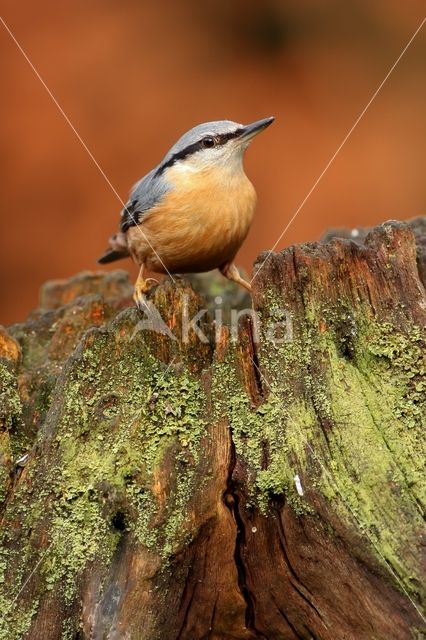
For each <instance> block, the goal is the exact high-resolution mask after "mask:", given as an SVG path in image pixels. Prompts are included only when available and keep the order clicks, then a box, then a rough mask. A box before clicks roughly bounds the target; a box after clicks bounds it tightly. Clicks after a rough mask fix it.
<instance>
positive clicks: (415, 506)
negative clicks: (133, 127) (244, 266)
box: [0, 219, 426, 640]
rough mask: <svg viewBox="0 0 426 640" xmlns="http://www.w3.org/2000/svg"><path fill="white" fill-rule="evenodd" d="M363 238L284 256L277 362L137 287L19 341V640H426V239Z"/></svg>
mask: <svg viewBox="0 0 426 640" xmlns="http://www.w3.org/2000/svg"><path fill="white" fill-rule="evenodd" d="M364 235H365V234H362V233H360V234H358V235H357V238H356V239H357V242H354V241H353V240H350V239H342V238H331V237H330V239H328V240H327V241H325V242H323V243H315V244H305V245H298V246H295V247H291V248H289V249H287V250H285V251H283V252H282V253H280V254H274V255H273V256H271V258H270V259H269V260H268V261H267V262H266V263H265V265H264V267H263V269H262V270H261V271H260V273H259V276H258V277H257V278H256V280H255V282H254V295H253V302H254V309H255V310H256V313H257V315H258V317H259V325H260V330H259V334H260V338H259V341H258V342H256V340H255V332H254V326H253V320H252V319H250V317H249V316H246V317H242V318H241V320H240V326H239V335H238V338H236V339H235V337H234V338H233V337H232V335H230V331H229V329H227V328H226V327H220V326H218V325H219V323H218V318H216V323H215V324H213V323H212V322H211V320H209V319H208V318H206V316H203V318H202V319H201V324H200V326H201V328H202V329H203V331H204V333H205V334H206V335H207V336H208V338H209V342H208V343H203V342H201V341H200V340H199V338H198V337H197V335H196V334H195V332H194V331H193V330H191V331H190V333H189V335H188V339H187V340H186V336H185V335H184V334H183V333H182V329H181V318H182V315H185V314H187V315H189V316H190V317H193V316H194V315H195V314H196V313H197V311H198V310H199V309H201V308H203V307H204V305H205V302H204V301H203V299H202V298H201V297H200V296H199V295H198V294H196V293H195V292H194V291H193V289H192V288H191V286H190V285H189V284H187V283H186V282H185V281H181V280H179V281H177V282H176V284H172V283H170V282H164V283H163V284H161V285H160V286H159V287H157V288H156V290H155V291H154V292H153V293H152V296H151V302H152V303H153V304H154V305H155V307H156V308H157V310H158V311H159V313H160V314H161V316H162V318H163V319H164V320H165V321H166V324H167V325H168V327H169V332H164V331H163V332H162V333H161V332H156V331H153V330H149V329H148V328H147V327H146V326H145V325H141V324H140V322H141V320H142V316H141V315H140V314H139V313H138V312H137V311H136V309H134V308H130V307H131V297H130V296H131V287H130V285H129V282H128V280H127V276H126V275H125V274H124V272H116V273H114V274H103V275H102V274H81V275H79V276H77V277H75V278H73V279H71V280H70V281H68V282H59V283H53V284H50V285H47V286H46V287H44V289H43V292H42V300H41V307H40V309H39V310H37V311H36V312H34V313H33V314H32V315H31V317H30V318H29V319H28V320H27V321H26V322H24V323H23V324H21V325H15V326H13V327H11V328H10V329H9V330H8V331H6V330H4V331H2V332H1V333H0V355H1V357H2V359H1V382H2V391H1V393H2V395H1V405H0V426H1V433H0V444H1V457H0V474H1V476H0V480H1V487H0V491H1V494H0V498H1V501H2V507H1V513H0V515H1V535H2V546H1V551H0V609H1V612H2V620H1V624H0V640H3V639H4V640H5V639H7V640H14V639H18V638H25V639H31V640H39V639H43V640H50V639H52V640H53V639H57V638H62V639H64V640H66V639H67V640H68V639H69V640H71V639H73V640H74V639H77V638H80V639H89V638H91V639H92V638H93V639H99V640H100V639H111V640H113V639H114V640H118V639H126V638H128V639H131V640H140V639H143V640H145V639H146V640H154V639H157V638H158V639H161V640H175V639H176V640H177V639H178V638H179V639H188V640H189V639H191V640H194V639H211V640H219V639H221V640H242V639H244V640H249V639H254V638H264V639H265V638H267V639H271V640H272V639H273V640H295V639H297V638H303V639H305V640H308V639H314V640H364V639H368V640H373V639H374V640H408V639H410V638H421V637H423V635H422V634H423V633H424V624H423V618H422V614H421V611H422V605H423V604H424V592H422V581H424V572H422V564H421V559H422V554H421V551H422V547H423V546H424V533H425V530H424V527H423V521H422V503H423V502H424V485H422V480H424V477H422V472H423V469H422V466H423V462H424V450H423V454H422V446H423V431H422V428H423V427H424V422H425V403H424V399H425V378H424V374H425V350H424V346H425V335H424V327H425V317H426V298H425V289H424V284H425V282H424V280H423V284H422V281H421V278H424V276H425V264H426V263H425V243H426V235H425V221H424V220H422V219H420V220H417V221H414V222H413V223H412V224H411V225H410V224H402V223H397V222H390V223H386V224H384V225H381V226H379V227H377V228H375V229H373V230H371V231H370V233H369V234H368V235H367V236H366V237H364ZM416 238H417V247H418V254H417V255H416ZM263 258H264V256H263V257H262V256H261V257H260V258H259V259H258V263H257V266H256V265H255V270H256V268H257V267H258V266H259V265H260V264H261V263H262V260H263ZM416 260H417V262H416ZM220 282H223V281H220ZM215 287H216V288H215ZM217 293H218V291H217V283H216V284H215V285H214V286H212V287H211V291H208V292H207V295H208V296H210V298H212V297H214V295H215V294H217ZM237 295H240V294H239V293H238V294H237V293H235V296H237ZM229 298H230V300H231V303H232V290H231V295H230V296H229ZM242 305H243V303H242V301H241V300H239V306H240V307H241V306H242ZM215 334H216V338H217V340H216V342H215V340H214V338H215ZM272 337H275V341H274V340H272V339H271V338H272ZM277 338H278V339H279V341H277Z"/></svg>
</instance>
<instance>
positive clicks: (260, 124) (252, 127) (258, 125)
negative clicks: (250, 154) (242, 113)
mask: <svg viewBox="0 0 426 640" xmlns="http://www.w3.org/2000/svg"><path fill="white" fill-rule="evenodd" d="M274 120H275V118H263V120H256V122H252V123H251V124H246V125H245V126H244V127H242V128H241V129H240V131H241V133H240V135H239V136H238V138H239V140H241V142H249V141H250V140H251V139H252V138H254V136H257V134H258V133H260V132H261V131H263V130H264V129H266V127H269V125H270V124H272V123H273V121H274Z"/></svg>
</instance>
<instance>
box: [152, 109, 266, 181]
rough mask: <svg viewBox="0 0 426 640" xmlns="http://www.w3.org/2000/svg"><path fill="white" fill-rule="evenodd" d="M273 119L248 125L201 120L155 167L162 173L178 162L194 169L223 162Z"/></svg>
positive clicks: (237, 154)
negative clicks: (202, 121) (201, 122)
mask: <svg viewBox="0 0 426 640" xmlns="http://www.w3.org/2000/svg"><path fill="white" fill-rule="evenodd" d="M273 121H274V118H264V119H263V120H257V121H256V122H253V123H251V124H249V125H242V124H239V123H238V122H232V120H215V121H213V122H204V123H203V124H199V125H197V126H196V127H193V128H192V129H190V130H189V131H187V132H186V133H184V134H183V136H181V137H180V138H179V140H178V141H177V142H176V143H175V144H174V145H173V146H172V147H171V149H169V151H168V152H167V153H166V155H165V156H164V158H163V160H162V161H161V162H160V164H159V165H158V167H157V169H156V175H157V176H158V175H161V174H162V173H164V172H165V171H166V170H167V169H168V168H169V167H171V166H173V165H175V164H177V163H184V162H185V163H188V161H189V162H191V165H192V167H193V168H196V167H197V166H199V167H200V168H203V167H204V166H206V165H208V164H217V163H225V162H227V161H229V160H230V159H231V158H232V157H235V158H241V157H242V155H243V153H244V151H245V149H246V148H247V146H248V144H249V143H250V141H251V140H252V138H254V136H255V135H257V134H258V133H260V132H261V131H263V129H265V128H266V127H268V126H269V125H270V124H271V123H272V122H273Z"/></svg>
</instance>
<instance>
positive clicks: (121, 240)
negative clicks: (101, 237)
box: [98, 233, 130, 264]
mask: <svg viewBox="0 0 426 640" xmlns="http://www.w3.org/2000/svg"><path fill="white" fill-rule="evenodd" d="M109 245H110V246H109V248H108V249H107V250H106V251H105V253H104V254H103V255H102V256H101V257H100V258H98V262H99V264H108V262H114V261H115V260H121V259H122V258H127V257H128V256H129V255H130V253H129V250H128V248H127V242H126V236H125V235H124V233H117V234H116V235H115V236H112V237H111V238H110V239H109Z"/></svg>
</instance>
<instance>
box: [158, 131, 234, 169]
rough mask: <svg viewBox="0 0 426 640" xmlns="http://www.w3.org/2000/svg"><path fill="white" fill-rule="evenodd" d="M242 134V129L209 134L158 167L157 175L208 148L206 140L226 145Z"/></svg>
mask: <svg viewBox="0 0 426 640" xmlns="http://www.w3.org/2000/svg"><path fill="white" fill-rule="evenodd" d="M241 133H242V129H236V130H235V131H229V132H228V133H220V134H216V135H214V134H211V135H208V134H207V135H205V136H203V137H202V139H201V140H198V141H197V142H193V143H192V144H190V145H188V146H187V147H185V149H182V151H178V152H177V153H174V154H173V156H172V157H171V158H169V160H167V162H164V163H163V164H162V165H160V166H159V167H158V169H157V171H156V174H155V175H156V176H157V177H158V176H160V175H161V174H162V173H163V172H164V171H165V170H166V169H168V168H169V167H171V166H173V165H174V164H175V163H176V162H177V161H178V160H184V159H185V158H187V157H188V156H191V155H193V154H194V153H196V152H197V151H200V150H201V149H205V148H206V147H205V146H204V143H203V141H204V139H205V138H213V139H214V140H215V142H216V144H217V145H224V144H226V143H227V142H228V140H232V139H233V138H238V136H239V135H240V134H241Z"/></svg>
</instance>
